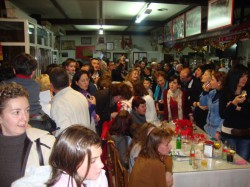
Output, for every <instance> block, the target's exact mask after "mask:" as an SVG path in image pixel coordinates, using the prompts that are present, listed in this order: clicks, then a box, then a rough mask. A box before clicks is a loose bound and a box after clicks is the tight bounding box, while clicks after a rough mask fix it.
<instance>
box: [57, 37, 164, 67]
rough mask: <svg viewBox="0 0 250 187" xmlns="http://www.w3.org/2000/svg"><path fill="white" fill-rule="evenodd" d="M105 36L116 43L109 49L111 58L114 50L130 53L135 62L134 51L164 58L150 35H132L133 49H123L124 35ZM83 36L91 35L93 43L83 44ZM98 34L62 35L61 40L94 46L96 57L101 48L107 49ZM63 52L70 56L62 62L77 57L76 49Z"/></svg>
mask: <svg viewBox="0 0 250 187" xmlns="http://www.w3.org/2000/svg"><path fill="white" fill-rule="evenodd" d="M103 36H104V37H105V42H113V43H114V50H112V51H108V52H111V60H113V59H112V54H113V53H114V52H119V53H129V54H130V55H129V58H130V62H133V52H148V55H149V57H150V59H151V58H156V59H157V61H160V60H162V58H163V55H162V52H161V51H154V50H153V47H152V46H151V43H150V37H148V36H132V37H131V38H132V43H133V48H132V49H130V50H129V49H125V50H124V49H122V47H121V41H122V36H121V35H106V36H105V35H103ZM81 37H91V44H88V45H84V44H81ZM97 37H98V35H90V36H86V35H85V36H83V35H77V36H62V37H61V40H74V41H75V45H76V46H94V47H95V51H94V57H99V55H100V53H101V52H100V50H102V49H105V50H106V44H98V42H97ZM126 39H129V36H127V35H126V36H124V40H126ZM61 52H67V53H68V57H65V58H63V57H62V58H61V62H63V61H65V60H66V59H67V58H76V53H75V50H61Z"/></svg>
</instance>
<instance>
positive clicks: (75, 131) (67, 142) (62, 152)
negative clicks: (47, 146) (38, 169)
mask: <svg viewBox="0 0 250 187" xmlns="http://www.w3.org/2000/svg"><path fill="white" fill-rule="evenodd" d="M91 146H96V147H100V146H101V140H100V138H99V136H98V135H97V134H96V133H95V132H93V131H92V130H90V129H88V128H86V127H84V126H82V125H72V126H70V127H68V128H66V129H65V130H63V131H62V132H61V133H60V135H59V136H58V137H57V139H56V141H55V143H54V147H53V149H52V152H51V155H50V158H49V164H50V165H51V166H52V177H51V179H50V180H49V181H48V182H47V186H53V185H54V184H55V183H56V182H57V181H58V180H59V179H60V176H61V175H62V173H63V172H66V173H67V174H68V175H69V176H70V177H69V181H68V185H69V186H71V185H72V186H73V181H75V182H76V185H77V187H81V185H82V183H83V181H84V180H85V178H86V176H87V174H88V172H89V168H90V165H91V156H92V154H91ZM85 159H88V164H87V172H86V174H85V177H84V178H83V179H82V178H81V177H80V176H79V175H78V173H77V170H78V168H79V167H80V166H81V164H82V163H83V162H84V160H85ZM70 182H71V185H70Z"/></svg>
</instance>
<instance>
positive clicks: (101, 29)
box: [99, 0, 103, 35]
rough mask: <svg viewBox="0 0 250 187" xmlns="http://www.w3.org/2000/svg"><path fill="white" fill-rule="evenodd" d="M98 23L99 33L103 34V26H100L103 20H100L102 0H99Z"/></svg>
mask: <svg viewBox="0 0 250 187" xmlns="http://www.w3.org/2000/svg"><path fill="white" fill-rule="evenodd" d="M99 14H100V15H99V16H100V18H99V23H100V29H99V35H103V28H102V24H103V20H102V0H100V1H99Z"/></svg>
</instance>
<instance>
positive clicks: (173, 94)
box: [167, 88, 183, 121]
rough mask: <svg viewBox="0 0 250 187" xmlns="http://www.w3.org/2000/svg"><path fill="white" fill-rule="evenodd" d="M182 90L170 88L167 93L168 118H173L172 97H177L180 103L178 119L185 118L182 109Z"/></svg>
mask: <svg viewBox="0 0 250 187" xmlns="http://www.w3.org/2000/svg"><path fill="white" fill-rule="evenodd" d="M182 94H183V93H182V91H181V90H180V89H179V88H178V89H177V90H176V91H175V92H173V91H172V90H170V89H169V90H168V93H167V107H168V120H169V121H171V120H172V114H171V109H170V99H171V98H175V100H176V101H177V104H178V119H183V111H182Z"/></svg>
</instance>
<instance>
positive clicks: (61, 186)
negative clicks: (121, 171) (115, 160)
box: [53, 169, 108, 187]
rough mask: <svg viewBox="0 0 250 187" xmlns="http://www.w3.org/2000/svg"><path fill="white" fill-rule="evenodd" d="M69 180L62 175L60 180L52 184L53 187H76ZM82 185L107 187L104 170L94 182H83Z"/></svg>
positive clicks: (67, 176) (66, 175)
mask: <svg viewBox="0 0 250 187" xmlns="http://www.w3.org/2000/svg"><path fill="white" fill-rule="evenodd" d="M71 179H72V178H71V177H70V176H69V175H68V174H62V175H61V178H60V180H59V181H58V182H57V183H56V184H54V186H53V187H66V186H67V187H76V183H75V181H74V180H73V181H71ZM84 184H86V186H87V187H108V181H107V177H106V175H105V170H103V169H102V170H101V173H100V175H99V177H98V178H97V179H96V180H85V181H84Z"/></svg>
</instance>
